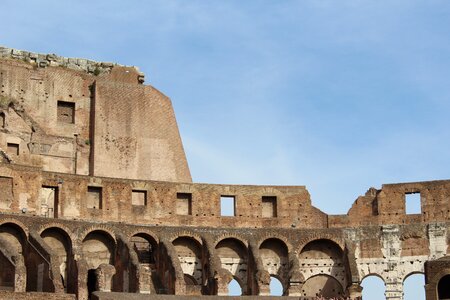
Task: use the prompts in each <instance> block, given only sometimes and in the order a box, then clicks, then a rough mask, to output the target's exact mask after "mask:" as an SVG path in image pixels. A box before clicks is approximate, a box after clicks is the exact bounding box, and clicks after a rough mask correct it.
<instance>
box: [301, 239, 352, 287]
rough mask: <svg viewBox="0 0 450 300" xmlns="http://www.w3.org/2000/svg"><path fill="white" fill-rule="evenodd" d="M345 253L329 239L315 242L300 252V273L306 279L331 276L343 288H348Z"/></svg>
mask: <svg viewBox="0 0 450 300" xmlns="http://www.w3.org/2000/svg"><path fill="white" fill-rule="evenodd" d="M343 256H344V252H343V251H342V249H341V247H340V246H339V245H338V244H336V243H335V242H333V241H331V240H327V239H319V240H314V241H311V242H309V243H308V244H306V245H305V246H304V247H303V249H302V250H301V252H300V255H299V261H300V272H301V273H302V274H304V276H305V278H309V277H312V276H315V275H329V276H331V277H333V278H335V279H336V280H337V281H338V282H339V283H340V285H341V286H347V276H346V273H345V266H344V260H343Z"/></svg>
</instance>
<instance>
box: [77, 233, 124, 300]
mask: <svg viewBox="0 0 450 300" xmlns="http://www.w3.org/2000/svg"><path fill="white" fill-rule="evenodd" d="M115 248H116V245H115V241H114V239H113V238H112V237H111V236H110V235H109V234H108V233H106V232H104V231H101V230H95V231H92V232H90V233H89V234H88V235H86V237H85V238H84V240H83V243H82V247H81V251H82V253H83V258H84V259H85V260H86V263H87V265H88V273H87V288H88V297H89V298H90V297H91V293H92V292H94V291H96V290H97V289H98V288H99V282H98V279H97V274H96V271H97V269H98V268H99V267H100V266H101V265H105V264H106V265H112V266H114V253H115ZM110 281H111V278H108V280H107V282H106V280H105V282H103V283H102V284H103V285H105V286H104V287H103V288H106V289H111V286H109V285H110V284H111V282H110ZM106 285H108V286H106Z"/></svg>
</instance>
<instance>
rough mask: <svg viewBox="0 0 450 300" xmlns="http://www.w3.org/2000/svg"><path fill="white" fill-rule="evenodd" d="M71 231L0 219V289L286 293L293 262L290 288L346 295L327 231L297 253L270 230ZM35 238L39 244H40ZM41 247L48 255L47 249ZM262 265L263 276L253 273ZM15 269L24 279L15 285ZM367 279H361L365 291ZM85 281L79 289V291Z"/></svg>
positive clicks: (336, 249) (341, 266)
mask: <svg viewBox="0 0 450 300" xmlns="http://www.w3.org/2000/svg"><path fill="white" fill-rule="evenodd" d="M74 236H75V234H74V233H72V232H70V231H69V230H67V228H65V227H56V226H52V227H48V228H44V229H43V230H42V231H41V232H38V234H37V236H33V234H32V233H29V232H28V231H27V229H26V228H24V227H23V226H21V225H20V224H17V223H14V222H4V223H2V224H0V266H1V268H2V272H1V274H0V289H6V290H22V291H50V292H54V291H61V292H68V293H75V294H78V295H79V298H80V299H87V298H88V297H89V295H90V293H92V292H93V291H95V290H99V289H100V290H104V291H108V290H109V291H121V292H141V293H157V294H190V295H217V294H219V295H233V294H241V295H292V294H293V293H292V291H293V290H292V278H293V276H295V272H293V270H296V271H298V273H299V274H301V275H302V277H301V278H300V281H301V287H300V289H299V290H295V293H296V295H300V296H306V297H308V296H309V297H311V296H317V295H321V296H325V297H339V296H344V295H346V287H347V286H348V285H349V283H348V268H347V266H346V262H345V256H344V251H343V249H342V248H341V247H340V245H338V244H337V243H335V242H333V241H331V240H328V239H317V240H312V241H309V242H308V243H306V244H305V245H304V247H303V248H302V249H301V250H300V251H299V253H295V252H294V253H293V252H292V250H290V249H292V248H290V246H289V245H288V244H286V242H284V241H283V240H282V239H279V238H272V237H269V238H266V239H265V240H263V241H262V242H260V243H258V244H256V245H257V246H256V247H255V246H254V245H249V243H247V242H246V241H243V240H241V239H238V238H235V237H223V238H222V239H219V240H217V241H215V242H213V243H210V242H208V241H205V240H203V239H201V238H198V237H195V236H188V235H182V236H177V237H174V238H173V239H170V238H169V239H163V240H162V241H161V240H160V239H159V238H158V236H156V235H154V234H152V233H149V232H136V233H132V234H130V236H129V237H126V238H123V237H121V238H119V237H116V236H115V235H114V233H112V232H111V231H109V230H107V229H103V228H92V229H91V230H88V231H85V232H84V233H82V234H80V235H79V238H74ZM39 239H41V240H39ZM40 242H42V243H43V245H44V246H43V250H42V249H41V250H39V243H40ZM46 251H48V252H49V253H51V254H52V256H51V257H46V255H45V252H46ZM295 259H297V264H295V262H294V260H295ZM46 260H49V261H46ZM81 261H82V262H83V263H81ZM133 261H134V262H133ZM20 270H25V273H21V271H20ZM212 271H218V273H219V275H220V276H219V279H218V282H217V283H214V282H211V278H212V277H213V276H212V275H211V274H212V273H213V272H212ZM261 272H263V273H264V274H265V275H266V277H264V276H263V275H264V274H263V275H261V276H259V275H257V274H259V273H261ZM293 274H294V275H293ZM18 275H19V277H17V276H18ZM21 276H22V278H23V277H24V278H25V280H22V282H25V284H24V286H17V285H18V284H20V283H17V282H18V280H17V278H19V279H20V278H21ZM136 278H139V280H136ZM367 280H368V279H364V280H363V281H362V285H363V287H364V289H365V290H366V291H367V290H368V289H366V287H365V286H364V285H365V282H366V281H367ZM447 280H448V279H447ZM19 281H20V280H19ZM58 282H59V283H58ZM406 283H407V282H406ZM447 283H448V282H446V284H447ZM58 284H59V286H58ZM422 286H423V284H422ZM84 288H85V289H86V292H85V295H84V296H83V295H81V296H80V291H82V290H83V289H84ZM379 290H383V289H376V291H379ZM81 293H83V292H81ZM363 293H364V290H363ZM383 293H384V292H383ZM441 293H444V292H441ZM367 297H369V296H366V298H367ZM366 298H365V299H366ZM368 299H369V300H370V298H368ZM406 299H408V298H406Z"/></svg>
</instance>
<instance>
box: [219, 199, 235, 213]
mask: <svg viewBox="0 0 450 300" xmlns="http://www.w3.org/2000/svg"><path fill="white" fill-rule="evenodd" d="M220 215H221V216H223V217H234V216H236V197H234V196H220Z"/></svg>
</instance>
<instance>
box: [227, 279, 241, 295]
mask: <svg viewBox="0 0 450 300" xmlns="http://www.w3.org/2000/svg"><path fill="white" fill-rule="evenodd" d="M228 296H242V288H241V285H240V284H239V282H238V281H237V280H236V279H232V280H231V281H230V282H229V283H228Z"/></svg>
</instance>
